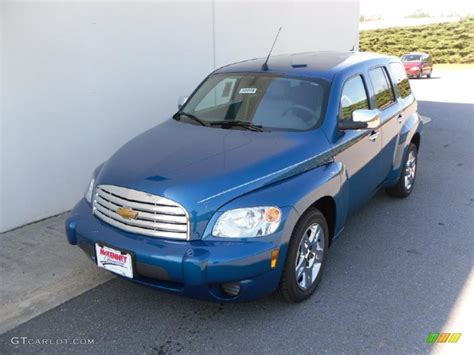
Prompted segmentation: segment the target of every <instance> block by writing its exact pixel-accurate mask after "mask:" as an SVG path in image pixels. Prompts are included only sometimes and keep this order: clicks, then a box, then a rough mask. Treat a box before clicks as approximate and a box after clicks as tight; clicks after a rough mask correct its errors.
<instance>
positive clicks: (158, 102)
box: [0, 0, 359, 232]
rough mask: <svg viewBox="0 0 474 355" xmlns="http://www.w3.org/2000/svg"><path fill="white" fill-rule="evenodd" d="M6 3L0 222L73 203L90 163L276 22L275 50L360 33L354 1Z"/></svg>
mask: <svg viewBox="0 0 474 355" xmlns="http://www.w3.org/2000/svg"><path fill="white" fill-rule="evenodd" d="M0 6H1V7H0V11H1V13H0V21H1V23H0V31H1V32H0V34H3V37H2V36H0V50H1V53H0V54H1V56H0V65H1V66H0V67H1V73H0V82H1V85H0V90H1V91H0V139H1V140H0V156H1V165H0V232H1V231H5V230H9V229H11V228H15V227H17V226H19V225H22V224H25V223H28V222H31V221H35V220H38V219H41V218H45V217H48V216H51V215H54V214H57V213H61V212H63V211H65V210H68V209H70V208H71V207H72V206H73V205H74V204H75V202H76V201H78V200H79V199H80V198H81V196H82V194H83V192H84V189H85V188H86V184H87V182H88V180H89V177H90V174H91V172H92V170H93V169H94V168H95V166H97V165H98V164H100V163H101V162H102V161H104V160H106V159H107V158H108V157H109V156H110V155H111V154H112V153H113V152H114V151H115V150H116V149H117V148H118V147H120V146H121V145H122V144H124V143H125V142H126V141H128V140H129V139H130V138H132V137H133V136H135V135H137V134H138V133H140V132H142V131H144V130H146V129H148V128H150V127H152V126H154V125H155V124H157V123H158V122H160V121H162V120H164V119H166V118H167V117H169V116H170V115H171V114H172V113H173V112H175V111H176V103H177V97H178V96H179V95H186V94H189V93H190V92H191V91H192V90H193V89H194V87H195V86H196V85H197V84H198V83H199V82H200V81H201V80H202V79H203V78H204V76H205V75H206V74H208V73H209V72H210V71H211V70H213V69H214V67H217V66H221V65H224V64H228V63H230V62H235V61H238V60H243V59H248V58H253V57H258V56H264V55H266V54H267V51H268V49H269V47H270V46H271V44H272V42H273V38H274V36H275V34H276V31H277V29H278V27H279V26H282V27H283V30H282V32H281V35H280V39H279V41H278V42H277V45H276V47H275V52H274V53H283V52H302V51H309V50H320V49H344V50H346V49H350V48H351V47H352V46H353V45H354V44H357V42H358V16H359V12H358V2H357V1H336V2H333V1H313V2H297V1H290V0H286V1H279V2H257V1H246V2H220V1H215V2H212V1H202V2H156V1H155V2H150V3H134V2H121V3H114V2H109V1H103V2H40V1H35V2H19V1H7V2H3V3H2V4H1V5H0ZM2 104H3V105H2Z"/></svg>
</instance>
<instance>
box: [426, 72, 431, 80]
mask: <svg viewBox="0 0 474 355" xmlns="http://www.w3.org/2000/svg"><path fill="white" fill-rule="evenodd" d="M426 77H427V78H428V79H429V78H431V71H430V72H429V73H428V74H426Z"/></svg>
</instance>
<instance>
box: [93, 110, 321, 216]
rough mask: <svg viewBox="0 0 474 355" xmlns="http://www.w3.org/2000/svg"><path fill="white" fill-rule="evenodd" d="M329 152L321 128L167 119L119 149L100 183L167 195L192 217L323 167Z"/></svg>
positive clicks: (101, 172) (106, 166)
mask: <svg viewBox="0 0 474 355" xmlns="http://www.w3.org/2000/svg"><path fill="white" fill-rule="evenodd" d="M328 150H329V143H328V141H327V139H326V136H325V135H324V133H322V132H321V131H320V130H315V131H308V132H276V131H274V132H252V131H243V130H237V129H220V128H209V127H203V126H198V125H194V124H187V123H182V122H177V121H175V120H173V119H169V120H167V121H165V122H164V123H162V124H160V125H158V126H156V127H154V128H152V129H150V130H148V131H146V132H144V133H142V134H141V135H139V136H137V137H135V138H134V139H132V140H131V141H129V142H128V143H127V144H125V145H124V146H123V147H122V148H120V149H119V150H118V151H117V152H116V153H115V154H114V155H113V156H112V157H111V158H110V159H109V160H108V161H107V162H105V164H104V165H103V167H102V168H101V169H100V172H99V174H98V176H97V179H96V181H97V184H111V185H116V186H122V187H127V188H131V189H134V190H139V191H144V192H148V193H151V194H155V195H159V196H163V197H166V198H168V199H171V200H174V201H176V202H178V203H180V204H181V205H183V206H184V207H185V208H186V209H187V211H188V213H189V214H190V215H191V216H194V217H197V216H203V215H206V214H209V213H210V214H211V215H212V213H213V212H214V211H216V210H217V209H218V208H219V207H221V206H222V205H223V204H225V203H227V202H228V201H230V200H232V199H234V198H235V197H238V196H240V195H242V194H245V193H247V192H249V191H252V190H254V189H257V188H260V187H262V186H265V185H267V184H270V183H273V182H276V181H278V180H281V179H283V178H287V177H289V176H291V175H294V174H298V173H300V172H302V171H305V170H308V169H311V168H314V167H316V166H318V165H321V164H323V163H324V162H325V161H327V156H325V155H324V152H327V151H328ZM208 217H209V218H210V216H208Z"/></svg>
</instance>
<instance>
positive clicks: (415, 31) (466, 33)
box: [359, 17, 474, 63]
mask: <svg viewBox="0 0 474 355" xmlns="http://www.w3.org/2000/svg"><path fill="white" fill-rule="evenodd" d="M359 48H360V50H361V51H367V52H378V53H385V54H390V55H396V56H401V55H403V54H405V53H408V52H428V53H430V54H431V55H432V56H433V61H434V62H435V63H474V17H470V18H466V19H464V20H461V21H458V22H448V23H437V24H432V25H424V26H415V27H393V28H384V29H379V30H369V31H361V32H360V44H359Z"/></svg>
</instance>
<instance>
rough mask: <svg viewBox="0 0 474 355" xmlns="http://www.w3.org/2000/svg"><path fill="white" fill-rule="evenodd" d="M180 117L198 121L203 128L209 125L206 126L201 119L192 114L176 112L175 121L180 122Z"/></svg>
mask: <svg viewBox="0 0 474 355" xmlns="http://www.w3.org/2000/svg"><path fill="white" fill-rule="evenodd" d="M179 116H186V117H187V118H190V119H192V120H193V121H196V122H198V123H199V124H201V125H203V126H207V124H206V123H205V122H204V121H203V120H201V119H200V118H198V117H196V116H194V115H193V114H191V113H187V112H184V111H178V112H176V113H175V114H174V115H173V118H174V119H175V120H178V121H179V119H178V117H179Z"/></svg>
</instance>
